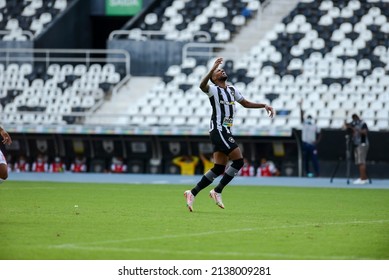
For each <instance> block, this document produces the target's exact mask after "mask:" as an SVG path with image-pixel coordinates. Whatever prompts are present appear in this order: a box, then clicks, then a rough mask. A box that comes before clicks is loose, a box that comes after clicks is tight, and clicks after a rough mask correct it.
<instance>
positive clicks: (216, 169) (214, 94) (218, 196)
mask: <svg viewBox="0 0 389 280" xmlns="http://www.w3.org/2000/svg"><path fill="white" fill-rule="evenodd" d="M222 63H223V58H217V59H216V61H215V62H214V64H213V66H212V68H211V69H210V71H209V72H208V74H207V75H206V76H205V77H204V78H203V79H202V81H201V83H200V89H201V90H202V91H203V92H204V93H205V94H206V95H207V96H208V97H209V101H210V103H211V106H212V117H211V122H210V130H209V132H210V138H211V142H212V144H213V147H214V153H213V158H214V162H215V164H214V166H213V168H211V170H209V171H208V172H206V173H205V174H204V175H203V176H202V178H201V180H200V181H199V182H198V183H197V185H196V186H195V187H194V188H193V189H191V190H187V191H185V192H184V196H185V198H186V204H187V206H188V209H189V211H191V212H192V211H193V202H194V200H195V197H196V195H197V194H198V193H199V192H200V191H201V190H202V189H204V188H206V187H207V186H209V185H210V184H211V183H212V182H213V181H214V180H215V179H216V178H217V177H218V176H219V175H221V174H223V173H224V175H223V177H222V178H221V180H220V182H219V184H218V185H217V186H216V187H215V188H214V189H212V190H211V191H210V193H209V195H210V197H211V198H212V199H213V200H214V201H215V203H216V205H217V206H219V207H220V208H222V209H224V204H223V201H222V191H223V189H224V187H225V186H226V185H227V184H228V183H229V182H231V180H232V179H233V178H234V177H235V176H236V175H237V174H238V172H239V170H240V169H241V168H242V166H243V155H242V152H241V150H240V148H239V147H238V145H237V144H236V141H235V139H234V137H233V135H232V133H231V128H232V126H233V121H234V117H235V103H236V102H238V103H240V104H241V105H242V106H243V107H245V108H258V109H261V108H264V109H265V110H266V111H267V113H268V114H269V117H273V116H274V110H273V108H272V107H271V106H269V105H267V104H263V103H254V102H251V101H248V100H246V99H245V98H244V97H243V95H242V94H241V93H240V91H239V90H238V89H237V88H235V87H234V86H232V85H228V84H227V78H228V76H227V73H226V72H225V71H224V69H222V68H219V66H220V65H221V64H222ZM209 81H211V82H212V83H213V84H208V82H209ZM230 160H231V161H232V163H231V165H230V166H228V168H227V169H226V165H227V163H228V162H229V161H230Z"/></svg>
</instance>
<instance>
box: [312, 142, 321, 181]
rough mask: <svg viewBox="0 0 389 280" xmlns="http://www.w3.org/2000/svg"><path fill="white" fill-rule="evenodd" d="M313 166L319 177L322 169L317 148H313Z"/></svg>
mask: <svg viewBox="0 0 389 280" xmlns="http://www.w3.org/2000/svg"><path fill="white" fill-rule="evenodd" d="M312 165H313V169H314V171H315V176H316V177H318V176H319V175H320V168H319V157H318V154H317V148H316V146H313V150H312Z"/></svg>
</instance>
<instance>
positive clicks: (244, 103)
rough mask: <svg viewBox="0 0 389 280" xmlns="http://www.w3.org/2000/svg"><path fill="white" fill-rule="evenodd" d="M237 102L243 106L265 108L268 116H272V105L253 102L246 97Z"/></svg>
mask: <svg viewBox="0 0 389 280" xmlns="http://www.w3.org/2000/svg"><path fill="white" fill-rule="evenodd" d="M239 103H240V104H241V105H242V106H243V107H245V108H259V109H261V108H265V110H266V112H267V114H268V115H269V117H271V118H272V117H274V109H273V107H271V106H269V105H267V104H265V103H255V102H251V101H248V100H246V99H242V100H241V101H239Z"/></svg>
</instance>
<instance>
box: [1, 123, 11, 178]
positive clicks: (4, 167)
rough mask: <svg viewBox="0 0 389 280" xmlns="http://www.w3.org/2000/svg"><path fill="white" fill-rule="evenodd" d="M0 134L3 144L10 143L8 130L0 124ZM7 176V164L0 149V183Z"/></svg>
mask: <svg viewBox="0 0 389 280" xmlns="http://www.w3.org/2000/svg"><path fill="white" fill-rule="evenodd" d="M0 135H1V137H2V138H3V141H2V142H3V144H4V145H11V144H12V139H11V137H10V136H9V134H8V132H7V131H6V130H5V129H4V127H3V126H1V125H0ZM7 178H8V164H7V161H6V159H5V157H4V154H3V152H2V151H0V183H2V182H3V181H4V180H6V179H7Z"/></svg>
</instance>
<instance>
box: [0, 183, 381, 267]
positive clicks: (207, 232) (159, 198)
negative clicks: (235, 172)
mask: <svg viewBox="0 0 389 280" xmlns="http://www.w3.org/2000/svg"><path fill="white" fill-rule="evenodd" d="M188 188H189V187H188V186H183V185H144V184H143V185H131V184H91V183H53V182H17V181H7V182H5V183H3V184H2V185H0V248H1V250H0V259H10V260H15V259H17V260H20V259H27V260H29V259H40V260H48V259H58V260H68V259H73V260H85V259H86V260H97V259H106V260H122V259H123V260H131V259H136V260H149V259H150V260H173V259H183V260H209V259H246V260H260V259H267V260H279V259H285V260H310V259H319V260H320V259H321V260H322V259H333V260H342V259H352V260H353V259H374V260H378V259H386V260H387V259H389V190H379V189H357V188H353V189H352V188H349V189H331V188H315V187H311V188H306V187H305V188H303V187H263V186H258V187H253V186H228V187H227V188H226V189H225V191H224V193H223V202H224V204H225V206H226V209H224V210H223V209H220V208H218V207H217V206H216V205H215V204H214V203H213V201H212V200H211V199H210V198H209V197H208V193H209V190H210V187H208V188H207V189H205V190H204V191H203V192H201V193H200V194H199V195H198V196H197V197H196V201H195V204H194V212H193V213H190V212H189V211H188V210H187V208H186V205H185V200H184V196H183V192H184V191H185V190H186V189H188ZM77 206H78V207H77Z"/></svg>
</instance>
